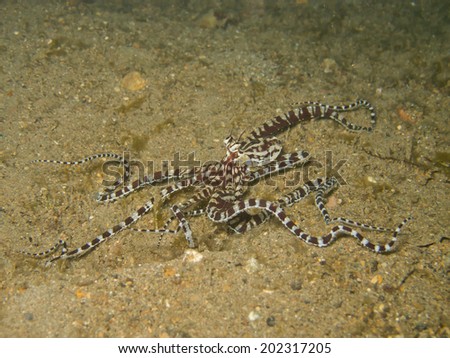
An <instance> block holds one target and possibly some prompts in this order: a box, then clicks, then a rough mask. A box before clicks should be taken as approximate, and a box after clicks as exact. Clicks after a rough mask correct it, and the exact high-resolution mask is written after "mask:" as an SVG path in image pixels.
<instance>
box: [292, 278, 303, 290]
mask: <svg viewBox="0 0 450 358" xmlns="http://www.w3.org/2000/svg"><path fill="white" fill-rule="evenodd" d="M291 288H292V289H293V290H294V291H299V290H301V289H302V282H301V281H298V280H296V281H292V282H291Z"/></svg>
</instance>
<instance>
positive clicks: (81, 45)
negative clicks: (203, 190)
mask: <svg viewBox="0 0 450 358" xmlns="http://www.w3.org/2000/svg"><path fill="white" fill-rule="evenodd" d="M29 3H33V5H32V6H30V5H29ZM166 3H167V2H166V1H100V0H99V1H76V0H73V1H47V2H46V3H45V5H36V4H35V2H28V1H0V8H1V12H2V14H3V16H2V18H1V20H0V24H1V31H2V33H1V38H0V84H1V87H0V122H1V137H0V140H1V143H2V146H1V176H2V184H1V187H2V190H1V201H0V203H1V204H0V205H1V213H0V215H1V231H0V245H1V250H0V277H1V291H0V295H1V299H2V301H1V306H0V307H1V310H0V320H1V325H0V336H2V337H321V336H325V337H399V336H400V337H448V336H449V304H448V302H449V287H450V286H449V281H448V272H449V267H450V258H449V235H450V234H449V215H448V213H449V203H450V198H449V188H448V186H449V158H450V151H449V143H450V140H449V139H450V138H449V108H450V106H449V102H450V101H449V92H450V91H449V89H450V87H449V81H450V69H449V55H448V54H449V43H450V42H449V41H448V38H449V32H450V22H449V19H448V14H449V5H448V4H447V5H446V4H445V2H442V1H417V2H392V1H367V2H364V1H312V0H310V1H267V2H264V1H260V0H255V1H247V2H240V1H234V2H233V1H228V2H227V1H178V2H177V1H172V2H170V6H167V5H165V4H166ZM135 72H137V73H138V75H136V74H135V75H129V74H130V73H135ZM127 75H129V77H127ZM124 78H126V80H124ZM356 98H365V99H367V100H369V101H370V102H371V103H372V104H373V105H374V107H375V108H376V109H377V114H378V123H377V126H376V130H375V131H374V132H373V133H371V134H367V133H354V134H353V133H349V132H347V131H345V129H344V128H342V127H340V126H338V125H337V124H336V123H333V122H332V121H318V122H311V123H306V124H305V125H302V126H297V127H295V128H293V129H292V130H290V131H289V132H287V133H284V134H282V135H280V136H279V137H280V139H281V140H282V142H283V145H284V148H285V151H286V152H292V151H295V150H299V149H305V150H308V151H310V152H311V153H312V155H313V156H314V157H315V158H316V159H317V162H318V163H325V162H326V158H327V154H326V153H327V152H328V153H332V156H333V157H332V158H333V160H334V161H335V163H338V162H339V161H340V160H342V161H344V164H343V165H342V167H341V168H340V174H341V175H342V177H343V178H344V179H345V180H346V182H347V185H343V186H341V187H340V188H339V189H338V190H336V191H334V192H333V193H332V195H331V199H332V200H330V201H329V210H330V212H332V215H334V216H342V217H348V218H351V219H353V220H357V221H360V222H364V223H369V224H374V225H380V226H387V227H395V226H396V225H397V224H398V223H399V222H400V221H401V220H402V219H403V218H404V217H407V216H408V215H410V214H412V215H413V216H414V221H412V222H411V223H408V225H407V226H406V227H405V228H404V230H403V232H402V234H401V235H400V237H399V238H400V239H399V245H398V248H397V250H396V251H395V252H394V253H392V254H388V255H377V254H375V253H373V252H370V251H368V250H367V249H365V248H363V247H361V246H360V245H358V244H357V242H356V240H354V239H352V238H341V239H339V240H338V241H337V242H335V243H334V244H332V245H331V246H329V247H327V248H322V249H321V248H317V247H313V246H310V245H307V244H305V243H304V242H302V241H300V240H298V239H296V238H295V237H294V236H293V235H292V234H291V233H290V232H289V231H288V230H286V229H285V228H284V227H283V226H282V225H281V224H280V223H279V222H278V221H276V220H275V219H273V218H272V219H271V220H270V221H269V222H267V223H265V224H264V225H261V226H259V227H257V228H255V229H253V230H251V231H249V232H247V233H245V234H243V235H237V234H232V233H231V232H230V231H229V230H228V229H227V227H226V225H225V224H214V223H212V222H211V221H208V220H207V218H205V217H198V218H192V219H191V226H192V229H193V231H194V237H195V239H196V241H197V243H198V247H197V248H196V249H195V250H194V251H192V250H189V249H188V247H187V245H186V242H185V240H184V237H183V235H182V234H179V235H166V236H165V237H164V239H163V240H162V241H161V244H160V245H158V235H152V234H143V233H137V232H132V231H126V232H122V233H120V234H118V235H116V236H115V237H114V239H111V240H110V241H108V242H107V243H105V244H103V245H101V246H99V247H98V249H97V250H94V251H93V252H91V253H90V254H88V255H86V256H84V257H82V258H80V259H77V260H71V261H64V262H56V263H54V264H52V265H50V266H45V264H44V261H42V260H34V259H31V258H27V257H24V256H22V255H20V254H17V251H18V250H30V251H40V250H45V249H46V248H48V247H50V246H51V245H52V244H53V243H54V242H55V241H56V240H57V239H60V238H62V239H64V240H66V242H67V244H68V246H69V247H70V248H76V247H78V246H80V245H83V244H84V243H85V242H87V241H90V240H92V239H93V238H94V237H96V236H97V235H98V234H100V233H102V232H103V231H104V230H105V229H107V228H109V227H111V226H113V225H115V224H117V223H118V222H120V221H121V220H123V219H124V218H125V217H127V216H128V215H129V214H131V213H132V212H133V211H134V210H136V209H137V208H138V207H139V206H141V205H142V204H143V203H145V202H146V201H147V200H149V198H150V197H152V196H154V197H155V198H158V196H159V190H160V188H159V187H148V188H144V189H143V190H141V191H139V192H136V193H133V194H132V195H130V196H129V197H127V198H124V199H121V200H119V201H117V202H114V203H110V204H99V203H97V202H96V201H95V194H96V192H98V191H99V190H100V189H101V182H102V180H103V179H104V175H103V174H102V166H101V160H100V161H97V162H92V163H86V164H84V165H82V166H58V165H51V164H33V163H31V161H32V160H34V159H57V160H77V159H80V158H83V157H85V156H88V155H91V154H94V153H101V152H116V153H123V152H124V151H126V152H127V153H130V155H131V156H132V158H135V159H136V160H137V159H140V160H141V161H143V162H144V163H147V162H148V161H151V163H152V164H153V165H154V167H155V168H160V167H161V165H162V163H163V161H164V160H169V161H170V160H173V158H174V154H175V153H180V157H181V158H187V157H188V154H189V153H191V152H195V157H196V159H198V160H200V161H202V162H204V161H209V160H220V159H221V158H222V157H223V156H224V154H225V150H224V146H223V139H224V138H225V137H226V136H227V135H229V134H230V132H231V133H233V134H235V135H239V134H240V133H249V131H251V129H252V128H254V127H255V126H256V125H259V124H261V123H263V121H265V120H267V119H270V118H271V117H273V116H274V115H277V114H280V113H283V112H285V111H287V110H289V109H291V108H292V106H293V103H295V102H303V101H320V102H323V103H327V104H341V103H349V102H352V101H354V100H355V99H356ZM348 118H349V119H350V120H352V121H354V122H356V123H359V124H368V123H369V114H368V112H367V111H364V110H359V111H356V112H354V113H351V114H350V115H349V117H348ZM328 155H329V154H328ZM146 167H147V168H148V166H146ZM324 169H326V165H323V166H322V167H321V166H320V165H316V166H315V167H313V168H311V170H310V171H309V173H310V175H311V176H321V175H324V174H326V173H324ZM302 173H304V172H302ZM290 175H291V176H290V177H289V178H290V179H292V178H293V176H292V175H293V174H290ZM287 176H289V174H287ZM294 176H295V175H294ZM295 179H296V180H297V179H298V178H297V177H295ZM303 179H304V178H303V177H302V178H300V179H299V184H301V180H303ZM310 179H313V178H312V177H311V178H310ZM285 186H286V181H285V180H283V178H280V179H275V180H274V181H271V182H269V183H268V182H261V183H259V184H258V185H256V186H255V187H253V188H251V191H250V193H249V194H248V196H249V197H251V196H253V197H258V198H269V199H273V198H277V197H280V196H281V195H282V194H283V193H286V192H288V189H289V188H285ZM190 196H192V192H189V191H187V192H186V193H181V194H180V195H177V196H176V197H175V198H174V199H172V201H171V202H178V201H183V200H186V199H188V198H189V197H190ZM287 211H288V213H289V215H290V216H291V217H292V218H293V219H294V220H296V222H297V223H298V224H299V225H300V226H301V227H302V228H303V229H304V230H306V231H308V232H310V233H312V234H316V235H320V234H324V233H326V232H327V230H329V227H327V226H326V225H325V224H324V223H323V219H322V218H321V216H320V213H319V212H318V210H317V209H316V208H315V207H314V202H313V200H305V201H304V202H301V203H298V204H296V205H294V206H293V207H291V208H289V209H288V210H287ZM169 216H170V206H169V203H165V204H162V205H161V206H160V207H159V209H158V211H157V214H156V215H153V214H148V215H147V216H145V217H144V218H143V219H142V220H141V221H140V222H139V223H137V224H136V225H135V226H136V227H140V228H151V227H154V226H155V221H158V222H160V221H161V220H162V221H164V220H165V219H166V218H167V217H169ZM364 234H367V236H368V237H370V238H371V239H372V240H374V241H377V242H387V241H388V240H389V234H386V233H372V232H364ZM29 236H32V237H33V242H32V243H30V242H29V240H28V239H24V238H27V237H29Z"/></svg>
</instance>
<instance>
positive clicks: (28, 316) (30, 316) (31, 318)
mask: <svg viewBox="0 0 450 358" xmlns="http://www.w3.org/2000/svg"><path fill="white" fill-rule="evenodd" d="M23 317H24V318H25V320H26V321H32V320H33V319H34V316H33V314H32V313H31V312H26V313H25V314H24V315H23Z"/></svg>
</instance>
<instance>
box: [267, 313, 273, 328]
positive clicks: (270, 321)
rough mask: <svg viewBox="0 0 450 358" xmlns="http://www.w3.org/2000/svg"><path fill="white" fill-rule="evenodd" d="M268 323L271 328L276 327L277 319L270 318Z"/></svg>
mask: <svg viewBox="0 0 450 358" xmlns="http://www.w3.org/2000/svg"><path fill="white" fill-rule="evenodd" d="M266 323H267V325H268V326H269V327H273V326H275V317H274V316H270V317H268V318H267V320H266Z"/></svg>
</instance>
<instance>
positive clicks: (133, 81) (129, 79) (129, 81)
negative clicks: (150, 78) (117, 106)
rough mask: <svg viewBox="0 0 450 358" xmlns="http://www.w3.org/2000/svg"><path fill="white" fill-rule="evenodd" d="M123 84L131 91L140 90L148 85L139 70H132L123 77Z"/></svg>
mask: <svg viewBox="0 0 450 358" xmlns="http://www.w3.org/2000/svg"><path fill="white" fill-rule="evenodd" d="M120 84H121V86H122V87H123V88H125V89H127V90H129V91H139V90H140V89H143V88H144V87H145V86H146V85H147V81H146V80H144V79H143V78H142V76H141V74H140V73H139V72H137V71H132V72H130V73H128V74H127V75H125V77H124V78H122V81H121V83H120Z"/></svg>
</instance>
